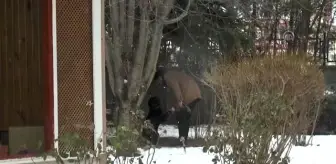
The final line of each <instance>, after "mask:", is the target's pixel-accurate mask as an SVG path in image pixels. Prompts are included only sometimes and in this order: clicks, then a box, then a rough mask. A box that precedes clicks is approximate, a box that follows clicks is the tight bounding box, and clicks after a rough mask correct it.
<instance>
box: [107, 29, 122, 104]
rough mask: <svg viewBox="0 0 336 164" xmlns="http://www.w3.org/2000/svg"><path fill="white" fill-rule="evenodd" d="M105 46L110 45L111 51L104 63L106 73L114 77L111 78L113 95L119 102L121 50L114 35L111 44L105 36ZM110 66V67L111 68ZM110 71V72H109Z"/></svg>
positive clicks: (120, 94)
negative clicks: (111, 73)
mask: <svg viewBox="0 0 336 164" xmlns="http://www.w3.org/2000/svg"><path fill="white" fill-rule="evenodd" d="M105 37H106V44H108V45H111V46H109V47H111V49H109V51H108V53H107V55H106V61H107V63H108V65H107V66H108V67H107V69H108V71H109V72H113V75H114V77H113V78H111V79H113V80H114V89H113V90H114V93H115V97H116V98H117V99H118V101H119V102H121V96H122V85H123V84H122V78H121V76H120V70H121V64H122V61H121V49H120V43H119V38H118V36H116V35H114V39H113V43H112V42H111V39H110V38H109V37H108V36H106V35H105ZM111 65H112V66H111ZM111 69H112V70H111Z"/></svg>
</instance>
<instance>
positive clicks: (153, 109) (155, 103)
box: [143, 97, 172, 144]
mask: <svg viewBox="0 0 336 164" xmlns="http://www.w3.org/2000/svg"><path fill="white" fill-rule="evenodd" d="M148 107H149V112H148V114H147V117H146V121H149V122H150V123H151V124H152V128H148V127H147V128H145V129H143V136H144V137H145V138H146V139H148V140H150V141H151V142H152V144H156V143H157V141H158V138H159V133H158V130H159V126H160V124H162V123H163V122H165V121H166V120H167V118H168V117H169V116H170V114H171V113H172V111H171V110H169V111H167V112H163V111H162V109H161V103H160V99H159V98H158V97H151V98H150V99H149V100H148Z"/></svg>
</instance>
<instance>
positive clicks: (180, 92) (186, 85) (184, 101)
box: [153, 68, 202, 142]
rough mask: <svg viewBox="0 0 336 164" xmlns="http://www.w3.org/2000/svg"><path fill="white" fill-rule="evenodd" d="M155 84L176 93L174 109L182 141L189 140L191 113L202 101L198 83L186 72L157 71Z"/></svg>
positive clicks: (161, 69) (162, 69)
mask: <svg viewBox="0 0 336 164" xmlns="http://www.w3.org/2000/svg"><path fill="white" fill-rule="evenodd" d="M153 82H154V83H159V84H161V85H163V86H165V87H168V88H169V89H171V90H172V92H173V93H174V97H175V101H173V105H172V109H175V110H173V111H175V115H176V120H177V124H178V130H179V139H180V141H184V142H186V140H187V139H188V133H189V127H190V118H191V113H192V111H193V110H194V108H195V107H196V105H197V104H198V102H199V101H200V100H201V99H202V97H201V91H200V88H199V86H198V84H197V83H196V81H195V80H194V79H193V78H192V77H191V76H189V75H187V74H185V73H184V72H180V71H177V70H167V69H164V68H159V69H157V71H156V73H155V75H154V79H153Z"/></svg>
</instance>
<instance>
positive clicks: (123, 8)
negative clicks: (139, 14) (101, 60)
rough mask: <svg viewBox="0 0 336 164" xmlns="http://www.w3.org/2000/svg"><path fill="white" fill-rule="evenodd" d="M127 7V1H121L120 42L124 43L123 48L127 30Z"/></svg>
mask: <svg viewBox="0 0 336 164" xmlns="http://www.w3.org/2000/svg"><path fill="white" fill-rule="evenodd" d="M125 12H126V5H125V0H120V1H119V21H120V31H119V34H120V40H121V41H122V47H124V46H125V43H126V39H125V31H126V30H125V29H126V19H127V18H126V13H125Z"/></svg>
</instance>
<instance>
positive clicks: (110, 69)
mask: <svg viewBox="0 0 336 164" xmlns="http://www.w3.org/2000/svg"><path fill="white" fill-rule="evenodd" d="M108 37H109V36H108V35H105V38H106V43H105V52H106V53H107V55H106V57H105V64H106V68H107V74H108V78H109V84H110V85H109V87H110V88H111V91H112V93H113V95H114V96H116V93H115V90H114V89H115V88H114V86H115V84H114V73H113V67H112V64H111V60H110V56H109V55H110V53H111V51H112V47H111V42H110V41H109V39H108Z"/></svg>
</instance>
